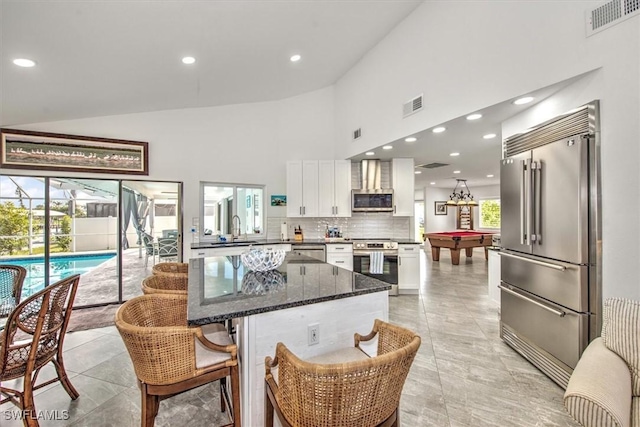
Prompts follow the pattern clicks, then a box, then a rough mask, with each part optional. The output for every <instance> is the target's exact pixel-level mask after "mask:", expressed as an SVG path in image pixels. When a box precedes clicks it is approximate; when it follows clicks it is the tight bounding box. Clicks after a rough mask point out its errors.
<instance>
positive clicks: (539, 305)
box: [498, 285, 567, 317]
mask: <svg viewBox="0 0 640 427" xmlns="http://www.w3.org/2000/svg"><path fill="white" fill-rule="evenodd" d="M498 287H499V288H500V290H502V291H504V292H506V293H508V294H510V295H513V296H514V297H516V298H520V299H523V300H525V301H527V302H530V303H531V304H535V305H537V306H538V307H540V308H543V309H545V310H547V311H550V312H551V313H553V314H555V315H556V316H559V317H564V316H565V315H566V314H567V313H565V312H564V311H562V310H558V309H555V308H553V307H549V306H548V305H545V304H542V303H541V302H538V301H536V300H534V299H532V298H529V297H527V296H524V295H522V294H520V293H518V292H515V291H513V290H511V289H509V288H507V287H505V286H502V285H499V286H498Z"/></svg>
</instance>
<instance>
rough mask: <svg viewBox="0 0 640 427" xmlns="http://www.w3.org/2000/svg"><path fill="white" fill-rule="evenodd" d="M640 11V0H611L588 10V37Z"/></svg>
mask: <svg viewBox="0 0 640 427" xmlns="http://www.w3.org/2000/svg"><path fill="white" fill-rule="evenodd" d="M639 13H640V0H611V1H608V2H606V3H604V4H601V5H600V6H598V7H596V8H593V9H590V10H587V12H586V16H585V18H586V26H587V37H589V36H591V35H593V34H595V33H598V32H600V31H602V30H605V29H607V28H609V27H612V26H614V25H616V24H618V23H620V22H622V21H624V20H625V19H627V18H630V17H632V16H634V15H638V14H639Z"/></svg>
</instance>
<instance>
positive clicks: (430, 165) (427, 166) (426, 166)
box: [416, 162, 449, 169]
mask: <svg viewBox="0 0 640 427" xmlns="http://www.w3.org/2000/svg"><path fill="white" fill-rule="evenodd" d="M443 166H449V165H448V164H447V163H438V162H434V163H427V164H424V165H418V166H416V167H418V168H424V169H436V168H441V167H443Z"/></svg>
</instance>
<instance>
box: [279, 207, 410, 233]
mask: <svg viewBox="0 0 640 427" xmlns="http://www.w3.org/2000/svg"><path fill="white" fill-rule="evenodd" d="M352 215H353V216H352V217H351V218H331V217H329V218H284V217H273V218H269V220H268V222H267V238H268V239H279V238H280V225H281V224H282V223H283V222H286V223H287V228H288V230H289V238H290V239H293V234H294V233H293V230H294V228H295V227H297V226H300V227H301V228H302V233H303V234H304V238H305V239H322V238H324V233H325V230H326V229H327V227H335V226H337V227H338V228H339V229H340V231H341V232H342V237H345V238H350V239H371V238H380V239H402V240H409V239H410V236H411V228H410V227H411V221H410V218H409V217H394V216H393V214H392V213H355V212H354V213H353V214H352Z"/></svg>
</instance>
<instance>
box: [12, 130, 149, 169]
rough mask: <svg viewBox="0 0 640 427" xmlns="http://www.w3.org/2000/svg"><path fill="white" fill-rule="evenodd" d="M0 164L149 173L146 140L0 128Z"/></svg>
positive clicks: (36, 167) (32, 167)
mask: <svg viewBox="0 0 640 427" xmlns="http://www.w3.org/2000/svg"><path fill="white" fill-rule="evenodd" d="M0 136H1V140H0V167H3V168H13V169H39V170H55V171H60V170H66V171H75V172H95V173H111V174H115V173H117V174H129V175H149V144H148V143H147V142H139V141H126V140H120V139H109V138H95V137H89V136H78V135H64V134H57V133H46V132H32V131H26V130H17V129H0Z"/></svg>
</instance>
